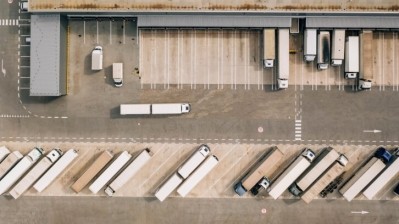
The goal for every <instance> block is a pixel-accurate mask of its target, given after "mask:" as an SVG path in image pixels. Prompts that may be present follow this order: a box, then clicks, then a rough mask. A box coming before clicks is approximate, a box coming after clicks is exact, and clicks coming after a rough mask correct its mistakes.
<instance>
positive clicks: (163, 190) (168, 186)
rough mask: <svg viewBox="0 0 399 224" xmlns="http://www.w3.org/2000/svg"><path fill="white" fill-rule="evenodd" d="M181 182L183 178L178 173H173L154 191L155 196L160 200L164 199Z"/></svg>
mask: <svg viewBox="0 0 399 224" xmlns="http://www.w3.org/2000/svg"><path fill="white" fill-rule="evenodd" d="M182 182H183V178H181V177H180V175H179V174H177V173H174V174H173V175H172V176H170V177H169V178H168V179H167V180H166V181H165V182H163V184H162V185H161V187H159V188H158V190H157V191H156V192H155V197H157V198H158V200H159V201H161V202H162V201H164V200H165V199H166V198H167V197H168V196H169V195H170V194H171V193H172V192H173V191H174V190H175V189H176V188H177V187H178V186H179V185H180V184H181V183H182Z"/></svg>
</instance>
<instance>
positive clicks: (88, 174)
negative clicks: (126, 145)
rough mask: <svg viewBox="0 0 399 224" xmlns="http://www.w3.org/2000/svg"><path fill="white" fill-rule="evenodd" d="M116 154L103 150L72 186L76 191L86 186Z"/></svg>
mask: <svg viewBox="0 0 399 224" xmlns="http://www.w3.org/2000/svg"><path fill="white" fill-rule="evenodd" d="M113 157H114V155H113V154H112V153H111V152H109V151H108V150H105V151H104V152H102V153H101V154H100V155H99V156H98V157H97V159H96V160H95V161H94V162H93V163H92V164H91V165H90V167H89V168H87V170H86V171H85V172H84V173H83V174H82V176H80V177H79V179H78V180H76V182H75V183H74V184H72V186H71V188H72V190H74V191H75V192H76V193H79V192H80V191H81V190H82V189H83V188H84V187H86V186H87V185H88V184H89V182H90V181H91V180H93V178H94V177H95V176H96V175H97V174H98V173H99V172H100V171H101V170H102V169H103V168H104V167H105V166H106V165H107V164H108V163H109V161H111V159H112V158H113Z"/></svg>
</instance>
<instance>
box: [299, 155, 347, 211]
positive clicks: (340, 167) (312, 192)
mask: <svg viewBox="0 0 399 224" xmlns="http://www.w3.org/2000/svg"><path fill="white" fill-rule="evenodd" d="M347 164H348V158H347V157H346V156H345V155H343V154H341V155H340V156H339V157H338V159H337V160H336V161H335V162H334V163H333V165H331V166H330V167H329V168H328V169H327V171H326V172H324V173H323V174H322V175H321V176H320V178H319V179H317V180H316V181H315V182H314V184H313V185H311V186H310V187H309V188H308V190H307V191H306V192H305V193H304V194H303V195H302V196H301V199H302V200H303V201H304V202H306V203H307V204H309V203H310V202H311V201H312V200H313V199H314V198H315V197H316V196H317V195H318V194H320V192H321V191H322V190H323V189H325V188H326V187H327V185H329V184H330V183H331V182H332V181H334V180H335V179H336V178H337V177H339V176H340V175H341V174H343V173H344V171H345V166H346V165H347Z"/></svg>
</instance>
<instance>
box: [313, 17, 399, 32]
mask: <svg viewBox="0 0 399 224" xmlns="http://www.w3.org/2000/svg"><path fill="white" fill-rule="evenodd" d="M306 27H309V28H376V29H379V28H381V29H386V28H395V29H396V28H399V17H371V16H353V17H352V16H340V17H308V18H306Z"/></svg>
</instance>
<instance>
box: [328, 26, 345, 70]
mask: <svg viewBox="0 0 399 224" xmlns="http://www.w3.org/2000/svg"><path fill="white" fill-rule="evenodd" d="M344 58H345V30H344V29H334V30H333V33H332V49H331V65H332V66H340V65H342V61H343V60H344Z"/></svg>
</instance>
